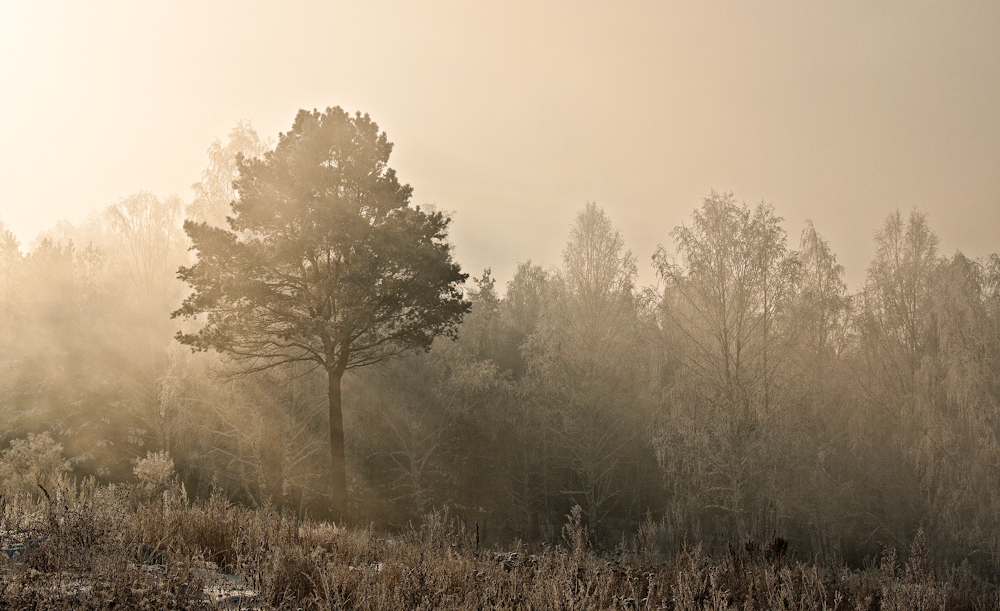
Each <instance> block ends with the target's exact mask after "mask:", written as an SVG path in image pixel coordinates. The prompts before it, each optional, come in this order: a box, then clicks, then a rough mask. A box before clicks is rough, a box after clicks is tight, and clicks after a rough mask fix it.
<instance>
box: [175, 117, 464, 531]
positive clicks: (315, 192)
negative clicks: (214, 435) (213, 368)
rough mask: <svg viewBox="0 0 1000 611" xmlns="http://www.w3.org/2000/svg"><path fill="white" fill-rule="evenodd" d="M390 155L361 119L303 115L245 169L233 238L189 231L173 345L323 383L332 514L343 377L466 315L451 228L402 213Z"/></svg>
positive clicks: (337, 487)
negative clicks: (193, 323) (191, 259)
mask: <svg viewBox="0 0 1000 611" xmlns="http://www.w3.org/2000/svg"><path fill="white" fill-rule="evenodd" d="M391 151H392V143H390V142H389V141H388V139H387V137H386V134H385V132H380V131H379V128H378V125H377V124H376V123H375V122H373V121H372V120H371V119H370V118H369V117H368V115H361V114H360V113H358V114H356V115H354V116H351V115H350V114H348V113H346V112H344V111H343V110H341V109H340V108H339V107H336V108H328V109H327V110H326V111H325V112H322V113H321V112H318V111H315V110H314V111H312V112H307V111H304V110H303V111H300V112H299V114H298V116H297V117H296V118H295V123H294V125H293V126H292V129H291V131H289V132H288V133H286V134H282V135H281V136H280V138H279V141H278V144H277V146H276V148H275V150H274V151H272V152H268V153H267V154H266V155H265V156H264V157H263V158H262V159H251V160H247V159H242V160H241V161H240V165H239V172H240V177H239V179H238V180H237V181H236V182H235V183H234V184H235V188H236V193H237V198H236V200H234V201H233V202H232V215H231V216H230V217H229V218H228V219H227V222H228V224H229V228H228V229H222V228H218V227H213V226H211V225H209V224H207V223H200V224H198V223H194V222H191V221H188V222H186V223H185V224H184V229H185V231H186V232H187V234H188V236H189V237H190V238H191V242H192V244H193V247H192V248H193V250H194V251H195V252H196V253H197V262H196V263H195V264H194V265H191V266H190V267H182V268H181V269H180V271H179V277H180V278H181V279H182V280H184V281H186V282H188V283H189V284H190V285H191V287H192V289H194V290H193V293H192V294H191V295H190V296H189V297H188V298H187V299H186V300H185V301H184V303H183V305H182V306H181V308H180V309H178V310H177V311H176V312H175V313H174V316H175V317H178V316H180V317H184V318H196V317H198V316H199V315H201V314H205V315H206V318H205V320H204V324H203V325H202V326H201V327H200V328H198V330H197V331H195V332H192V333H183V332H181V333H179V334H178V339H179V340H180V341H181V342H182V343H185V344H187V345H190V346H192V347H193V348H194V349H196V350H206V349H212V350H217V351H219V352H221V353H223V354H226V355H228V356H230V357H233V358H234V359H236V360H238V361H241V362H242V363H243V364H244V365H245V370H246V371H250V372H252V371H261V370H264V369H269V368H272V367H276V366H280V365H286V364H291V363H297V362H307V363H311V364H313V365H314V366H316V367H319V368H322V369H324V370H325V371H326V373H327V375H328V378H329V411H330V446H331V454H332V465H333V471H332V473H333V477H332V488H331V494H332V514H333V516H334V517H335V518H337V519H340V518H343V517H344V515H345V510H346V500H347V484H346V472H345V462H344V432H343V424H342V410H341V379H342V377H343V375H344V372H345V371H347V370H349V369H352V368H355V367H360V366H364V365H369V364H372V363H376V362H379V361H382V360H384V359H386V358H388V357H391V356H394V355H397V354H400V353H402V352H405V351H407V350H411V349H414V348H423V349H429V348H430V344H431V342H432V341H433V339H434V338H435V337H436V336H438V335H442V334H444V335H450V334H453V333H454V329H455V326H456V324H457V323H458V322H459V321H460V320H461V317H462V315H463V314H464V313H465V312H466V311H467V310H468V308H469V303H468V302H467V301H465V300H464V299H463V296H462V293H461V290H460V286H461V284H462V283H463V282H464V281H465V279H466V277H467V275H466V274H463V273H462V272H461V270H460V269H459V266H458V264H457V263H455V262H454V261H453V260H452V249H451V245H450V244H449V243H448V241H447V229H448V224H449V222H450V219H449V218H448V217H447V216H446V215H444V214H443V213H441V212H437V211H427V210H424V209H421V208H420V207H419V206H411V205H410V197H411V193H412V189H411V188H410V186H409V185H403V184H400V182H399V180H398V179H397V178H396V173H395V171H394V170H392V169H391V168H390V167H389V166H388V159H389V154H390V152H391Z"/></svg>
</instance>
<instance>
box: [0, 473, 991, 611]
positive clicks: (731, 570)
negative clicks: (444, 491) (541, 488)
mask: <svg viewBox="0 0 1000 611" xmlns="http://www.w3.org/2000/svg"><path fill="white" fill-rule="evenodd" d="M2 509H3V523H2V535H0V536H2V545H3V551H4V556H3V559H4V560H5V564H4V566H3V569H2V578H0V584H2V586H0V608H3V609H212V608H246V609H370V610H380V609H385V610H390V609H393V610H395V609H525V610H527V609H676V610H686V609H994V608H1000V602H998V601H1000V599H998V595H997V590H996V588H995V587H994V586H992V585H990V584H988V583H986V582H984V581H982V580H981V579H979V578H977V577H976V576H975V575H974V574H973V571H972V570H971V569H970V568H969V567H968V565H964V566H959V567H953V568H950V569H935V568H934V567H931V566H928V554H927V551H926V550H925V549H923V542H922V539H921V538H920V537H919V536H918V538H917V540H915V541H914V543H913V546H912V547H911V549H910V550H904V552H905V556H906V560H905V561H903V560H902V559H900V558H897V555H896V552H895V551H894V550H887V551H886V553H885V554H883V556H882V558H881V559H880V560H879V562H878V563H877V565H875V566H870V567H867V568H865V569H862V570H852V569H850V568H848V567H846V566H843V565H838V564H836V563H830V564H829V565H827V566H823V565H821V564H816V563H812V562H808V561H803V560H801V559H798V558H796V554H795V550H794V549H787V545H786V543H785V542H784V540H782V539H780V538H775V539H774V540H772V541H770V542H768V543H766V544H764V545H757V544H755V543H752V542H751V543H744V544H743V545H741V546H739V547H732V548H730V550H729V553H728V554H725V555H722V556H721V557H712V556H710V555H708V554H705V553H703V552H702V551H701V550H700V548H697V547H696V548H693V549H688V550H686V551H684V552H682V553H680V554H676V555H674V556H673V557H664V556H663V555H662V554H661V553H660V551H659V546H658V544H657V541H656V534H655V531H645V532H640V533H637V534H636V536H635V537H634V538H632V539H631V540H623V541H622V542H621V544H620V545H619V546H617V547H616V549H614V550H607V551H604V552H597V551H595V550H593V549H592V548H591V547H590V545H589V544H588V534H587V531H586V528H585V527H584V526H582V525H581V523H580V515H579V512H575V513H574V514H571V515H569V516H567V522H566V525H565V526H564V527H563V530H562V533H561V540H560V541H559V542H558V543H554V544H544V545H533V546H529V545H524V544H520V543H516V544H514V545H512V546H510V547H508V548H505V549H499V548H494V549H484V548H480V547H479V546H478V543H477V537H476V533H475V531H474V530H470V529H468V528H466V527H465V525H464V524H462V523H461V522H460V521H459V520H457V519H454V518H449V516H448V515H447V513H445V512H435V513H431V514H430V515H428V516H427V518H426V519H425V520H424V521H423V523H421V524H419V525H412V526H411V527H410V528H409V529H407V530H406V531H405V532H402V533H395V534H387V533H376V532H373V530H371V529H366V528H340V527H336V526H332V525H330V524H327V523H323V522H309V521H304V522H300V521H295V520H291V519H285V518H282V517H281V516H280V515H278V514H277V513H275V512H271V511H268V510H261V511H254V510H250V509H246V508H242V507H237V506H234V505H232V504H230V503H229V502H228V501H226V500H225V499H224V498H222V497H219V496H216V497H213V498H212V499H210V500H207V501H202V502H195V503H189V502H188V501H187V500H186V499H185V498H184V497H183V496H182V495H169V494H167V495H164V496H163V497H162V498H149V497H146V498H144V495H142V494H141V491H140V490H138V489H136V488H129V487H113V486H106V487H94V486H87V485H85V486H82V487H80V488H77V489H76V490H72V489H70V488H68V487H65V488H62V489H60V490H58V491H53V492H51V493H48V492H47V491H46V494H45V495H44V496H42V497H41V498H38V499H30V498H27V497H23V496H22V497H18V498H14V499H5V500H4V501H3V508H2Z"/></svg>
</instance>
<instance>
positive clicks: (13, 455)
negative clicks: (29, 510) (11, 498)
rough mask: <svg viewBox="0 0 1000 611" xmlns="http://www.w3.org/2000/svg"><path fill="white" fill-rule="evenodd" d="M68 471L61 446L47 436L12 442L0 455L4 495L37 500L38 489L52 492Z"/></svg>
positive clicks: (0, 471) (45, 434)
mask: <svg viewBox="0 0 1000 611" xmlns="http://www.w3.org/2000/svg"><path fill="white" fill-rule="evenodd" d="M68 471H69V463H68V462H67V461H66V457H65V456H64V455H63V447H62V445H60V444H59V443H58V442H56V441H55V440H54V439H52V437H51V436H50V435H49V434H48V433H42V434H40V435H35V434H29V435H28V437H27V438H25V439H15V440H14V441H12V442H11V444H10V447H9V448H7V449H6V450H4V451H3V454H2V455H0V482H2V484H0V485H2V487H3V491H4V492H6V493H8V494H11V493H13V494H28V495H30V496H31V497H32V498H38V497H39V496H40V495H41V494H42V491H41V489H40V487H44V488H45V489H46V490H49V491H54V490H55V488H56V486H57V484H58V483H59V481H60V480H61V479H62V477H63V475H65V474H66V473H67V472H68Z"/></svg>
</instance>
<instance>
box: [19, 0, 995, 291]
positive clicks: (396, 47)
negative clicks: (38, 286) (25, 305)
mask: <svg viewBox="0 0 1000 611" xmlns="http://www.w3.org/2000/svg"><path fill="white" fill-rule="evenodd" d="M998 35H1000V8H998V7H997V6H996V4H995V3H992V2H974V3H963V4H962V6H960V7H953V6H945V5H941V4H938V3H930V2H926V3H924V2H920V3H912V2H906V3H903V2H890V3H879V4H877V5H872V4H871V3H864V2H844V3H836V4H835V5H830V6H824V7H816V6H805V5H803V6H798V5H794V6H789V5H787V4H781V3H767V4H765V5H761V6H749V5H748V6H733V4H732V3H729V2H707V3H705V2H703V3H697V4H686V3H636V4H634V5H631V6H628V7H622V6H618V5H609V4H602V3H589V2H588V3H583V4H580V3H559V2H553V3H542V4H538V3H528V2H523V3H504V4H503V5H498V6H493V5H480V4H472V5H470V4H468V3H459V2H441V3H434V5H433V6H417V5H411V4H408V3H401V2H400V3H360V2H359V3H312V4H309V3H302V4H298V5H296V7H295V8H285V7H276V6H272V5H270V4H268V3H225V2H220V3H212V4H211V5H210V6H204V5H203V4H201V3H185V2H179V3H170V4H159V5H148V4H145V3H143V4H139V5H128V4H119V3H88V4H87V5H86V7H84V6H82V5H66V4H64V3H46V2H38V3H30V4H21V5H18V6H16V7H13V6H11V7H7V8H6V9H5V15H4V19H3V20H2V23H0V57H2V58H3V59H2V60H0V70H2V72H0V78H2V82H3V95H2V96H0V132H2V133H3V134H4V136H5V143H6V146H5V147H3V151H2V152H0V164H2V167H3V168H4V170H5V171H4V176H5V178H4V180H3V181H2V184H0V219H2V220H3V221H4V223H6V224H7V225H8V226H10V227H11V228H12V229H13V230H14V231H15V233H16V234H17V235H18V236H20V238H21V240H22V242H24V243H26V244H30V242H31V240H32V239H33V238H34V236H35V235H36V234H37V233H38V232H39V231H41V230H43V229H45V228H47V227H48V226H50V225H51V223H52V222H53V221H54V220H56V219H61V218H67V219H70V220H73V221H80V220H82V219H84V218H85V217H86V216H87V215H88V214H89V213H90V212H91V211H94V210H99V209H102V208H104V207H105V206H106V205H108V204H110V203H113V202H115V201H117V200H118V199H119V198H121V197H124V196H125V195H128V194H129V193H134V192H136V191H139V190H148V191H151V192H153V193H156V194H157V195H160V196H166V195H169V194H178V195H180V196H181V197H183V198H185V199H188V198H190V197H191V191H190V185H191V183H193V182H195V181H196V180H198V177H199V176H200V172H201V170H202V169H203V168H204V165H205V155H204V151H205V148H206V147H207V146H208V144H210V143H211V142H212V141H213V140H214V139H215V138H218V137H224V136H225V135H226V134H227V133H228V132H229V130H230V129H231V128H232V126H233V125H234V124H235V123H236V122H237V121H238V120H251V121H252V122H253V125H254V127H255V128H256V129H257V131H258V132H259V133H260V134H261V135H262V136H263V137H265V138H267V137H270V138H275V137H276V136H277V134H278V132H279V131H284V130H287V129H288V126H289V125H290V120H291V117H293V116H294V114H295V112H296V111H297V110H298V109H299V108H307V109H312V108H319V109H323V108H326V107H327V106H331V105H340V106H342V107H343V108H345V109H348V110H352V111H353V110H361V111H362V112H368V113H370V114H371V116H372V117H373V118H374V119H375V120H376V121H378V122H379V125H380V126H381V127H382V128H383V129H385V130H386V131H387V132H388V134H389V135H390V137H391V139H392V140H393V142H395V143H396V149H395V151H394V157H393V165H394V167H395V168H396V169H397V171H398V172H399V174H400V177H401V179H402V180H403V181H404V182H407V183H409V184H411V185H413V186H414V189H415V199H416V201H418V202H422V203H435V204H436V205H437V206H438V207H440V208H442V209H444V210H450V211H453V212H454V213H455V218H456V223H455V226H454V228H453V239H454V242H455V244H456V246H457V248H458V254H457V256H458V258H459V261H461V262H462V263H463V265H464V266H465V267H466V268H467V269H470V270H477V269H482V268H484V267H487V266H490V267H492V268H493V270H494V271H495V272H496V274H497V277H498V278H499V279H500V280H501V282H506V281H507V280H509V279H510V277H511V275H512V273H513V270H514V268H515V265H516V263H517V261H521V260H525V259H531V260H532V261H535V262H537V263H540V264H542V265H543V266H552V265H556V264H558V262H559V256H560V252H561V249H562V246H561V243H560V240H561V236H563V235H564V234H565V232H566V231H567V230H568V228H569V221H568V219H570V218H571V217H572V215H573V214H574V212H575V211H576V210H577V209H578V208H579V206H581V205H582V204H583V203H584V202H586V201H596V202H597V203H598V204H600V205H601V206H603V207H604V208H605V209H606V210H608V212H609V213H610V214H611V215H612V216H613V217H614V218H615V219H616V222H617V223H618V224H619V225H620V226H621V228H622V231H623V233H624V235H625V237H626V239H627V240H628V243H629V245H630V248H631V249H632V250H633V251H634V252H635V253H636V254H637V256H638V258H639V273H640V280H641V281H642V282H643V283H651V282H652V281H653V280H654V272H653V269H652V268H651V267H650V265H649V257H650V256H651V255H652V254H653V251H654V250H655V248H656V246H657V244H659V243H660V242H661V241H662V240H663V237H662V236H663V235H664V234H665V233H666V232H668V231H670V229H672V228H673V227H674V226H676V225H678V224H680V223H681V222H682V221H683V220H684V219H686V218H687V217H688V216H689V215H690V213H691V211H692V210H693V209H694V208H695V207H697V205H698V202H699V200H700V198H701V197H704V196H705V194H706V193H708V192H709V191H710V190H711V189H716V190H719V191H733V192H735V193H736V194H738V195H739V197H740V198H741V199H744V200H746V201H747V202H748V203H756V202H759V201H766V202H769V203H773V204H775V205H777V206H778V207H779V208H780V210H781V214H782V215H783V216H785V217H786V218H787V219H788V220H789V222H790V224H791V225H792V226H795V227H800V226H802V225H803V223H804V222H805V220H806V219H812V220H813V221H814V222H815V223H816V226H817V227H820V228H822V231H823V233H824V235H826V236H827V237H828V239H829V240H830V242H831V244H833V246H834V247H835V249H836V250H837V252H838V253H840V257H841V260H842V262H843V263H844V265H845V267H846V269H847V276H848V280H849V282H850V284H851V285H852V286H858V284H859V283H860V282H862V281H863V279H864V273H865V266H866V264H867V262H868V261H869V260H870V258H871V256H872V254H873V250H872V246H871V237H872V231H873V230H872V228H873V227H875V226H877V225H878V223H879V222H880V220H881V219H882V218H883V217H884V216H885V215H886V214H888V213H889V212H890V211H892V210H894V209H896V208H899V209H901V210H909V209H911V208H913V207H918V208H920V209H921V210H923V211H925V212H927V213H928V214H929V216H930V218H931V220H932V221H933V222H934V226H935V228H936V230H937V231H938V233H939V234H940V236H941V248H942V252H945V253H953V252H954V251H955V250H956V249H961V250H963V252H965V253H966V254H969V255H973V256H982V255H985V254H988V253H989V252H992V251H993V250H995V248H994V247H993V246H992V244H993V243H995V240H994V236H995V235H997V234H998V233H1000V199H998V198H1000V195H998V189H997V187H998V186H1000V147H998V146H997V144H996V143H997V142H1000V114H998V113H997V112H996V108H997V107H998V105H1000V61H998V58H997V51H996V48H997V40H998ZM557 237H560V239H556V238H557Z"/></svg>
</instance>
